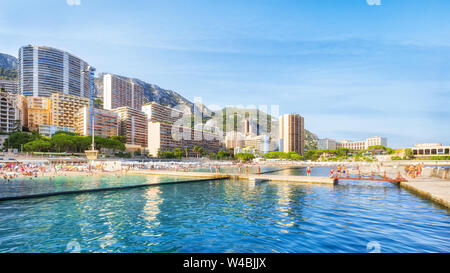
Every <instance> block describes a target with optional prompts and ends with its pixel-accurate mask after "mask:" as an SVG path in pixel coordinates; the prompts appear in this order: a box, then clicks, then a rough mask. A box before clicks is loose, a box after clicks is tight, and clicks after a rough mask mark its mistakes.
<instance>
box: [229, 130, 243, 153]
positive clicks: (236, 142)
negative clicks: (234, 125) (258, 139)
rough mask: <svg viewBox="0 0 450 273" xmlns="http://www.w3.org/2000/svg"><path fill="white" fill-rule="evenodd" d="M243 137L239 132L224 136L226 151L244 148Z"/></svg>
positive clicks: (231, 132)
mask: <svg viewBox="0 0 450 273" xmlns="http://www.w3.org/2000/svg"><path fill="white" fill-rule="evenodd" d="M244 145H245V136H244V135H243V134H242V133H241V132H235V131H230V132H227V134H226V136H225V146H226V147H227V149H234V148H244Z"/></svg>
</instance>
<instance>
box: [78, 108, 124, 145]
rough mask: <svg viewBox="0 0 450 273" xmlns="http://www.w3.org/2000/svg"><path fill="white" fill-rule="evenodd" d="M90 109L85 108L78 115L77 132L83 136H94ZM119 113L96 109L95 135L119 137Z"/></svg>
mask: <svg viewBox="0 0 450 273" xmlns="http://www.w3.org/2000/svg"><path fill="white" fill-rule="evenodd" d="M89 110H90V109H89V107H88V106H84V107H83V108H81V109H80V110H78V113H77V114H76V118H75V120H76V125H75V132H77V133H79V134H80V135H82V136H90V135H92V125H91V123H92V122H91V119H90V118H89ZM118 118H119V117H118V115H117V113H114V112H112V111H110V110H106V109H94V135H95V136H100V137H110V136H118V135H119V119H118Z"/></svg>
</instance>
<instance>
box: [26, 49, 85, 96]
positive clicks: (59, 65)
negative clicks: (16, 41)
mask: <svg viewBox="0 0 450 273" xmlns="http://www.w3.org/2000/svg"><path fill="white" fill-rule="evenodd" d="M18 61H19V63H18V67H19V94H21V95H24V96H29V97H30V96H33V97H50V96H51V95H52V94H53V93H56V92H62V93H63V94H66V95H74V96H79V97H87V98H88V97H89V92H90V87H89V85H90V75H89V73H83V71H86V70H87V68H88V66H89V65H88V63H86V62H85V61H83V60H82V59H80V58H78V57H76V56H74V55H72V54H70V53H67V52H65V51H62V50H59V49H56V48H51V47H46V46H32V45H28V46H24V47H22V48H20V49H19V60H18Z"/></svg>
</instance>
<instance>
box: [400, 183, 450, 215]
mask: <svg viewBox="0 0 450 273" xmlns="http://www.w3.org/2000/svg"><path fill="white" fill-rule="evenodd" d="M400 187H403V188H405V189H408V190H410V191H412V192H414V193H416V194H418V195H421V196H423V197H425V198H428V199H430V200H432V201H434V202H436V203H438V204H440V205H442V206H445V207H447V208H449V209H450V181H448V180H443V179H439V178H434V177H433V178H418V179H411V180H410V181H408V182H402V183H400Z"/></svg>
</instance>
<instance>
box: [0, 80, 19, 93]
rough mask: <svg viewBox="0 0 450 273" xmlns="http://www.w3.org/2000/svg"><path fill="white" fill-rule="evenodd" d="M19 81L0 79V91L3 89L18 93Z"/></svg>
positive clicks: (7, 91)
mask: <svg viewBox="0 0 450 273" xmlns="http://www.w3.org/2000/svg"><path fill="white" fill-rule="evenodd" d="M18 89H19V83H18V82H17V81H10V80H0V91H2V90H4V91H5V92H6V93H10V94H18V92H19V90H18Z"/></svg>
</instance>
